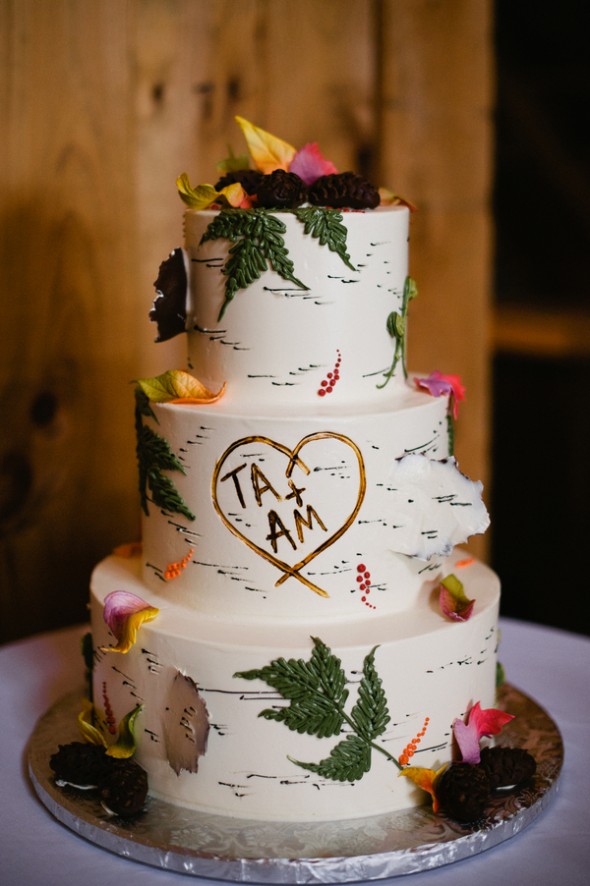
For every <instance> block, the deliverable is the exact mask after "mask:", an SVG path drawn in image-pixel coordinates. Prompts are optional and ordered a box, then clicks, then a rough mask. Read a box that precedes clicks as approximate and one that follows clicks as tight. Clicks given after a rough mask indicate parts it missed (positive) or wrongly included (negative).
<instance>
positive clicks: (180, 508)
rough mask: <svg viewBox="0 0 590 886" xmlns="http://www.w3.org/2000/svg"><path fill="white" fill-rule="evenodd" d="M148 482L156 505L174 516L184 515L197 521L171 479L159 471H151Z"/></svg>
mask: <svg viewBox="0 0 590 886" xmlns="http://www.w3.org/2000/svg"><path fill="white" fill-rule="evenodd" d="M147 482H148V487H149V490H150V492H151V494H152V501H153V503H154V504H155V505H157V506H158V507H159V508H162V509H163V510H164V511H169V512H171V513H173V514H183V515H184V516H185V517H186V518H187V519H188V520H194V519H195V515H194V514H193V513H192V511H190V510H189V508H188V507H187V506H186V504H185V502H184V499H183V498H182V496H181V495H180V494H179V492H178V490H177V489H176V487H175V485H174V483H173V482H172V480H171V479H170V477H166V475H165V474H162V473H161V472H160V471H159V470H151V471H149V472H148V476H147Z"/></svg>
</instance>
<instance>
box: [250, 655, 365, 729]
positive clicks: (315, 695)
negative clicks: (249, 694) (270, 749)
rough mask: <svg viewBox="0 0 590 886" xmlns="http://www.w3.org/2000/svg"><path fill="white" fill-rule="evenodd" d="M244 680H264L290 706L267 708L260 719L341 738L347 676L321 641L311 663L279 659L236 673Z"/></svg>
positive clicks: (346, 693)
mask: <svg viewBox="0 0 590 886" xmlns="http://www.w3.org/2000/svg"><path fill="white" fill-rule="evenodd" d="M234 676H236V677H242V678H243V679H244V680H263V681H264V682H265V683H267V684H268V685H269V686H271V687H272V688H273V689H275V690H276V691H277V692H278V693H279V694H280V695H281V696H282V697H283V698H284V699H285V700H287V701H290V702H291V704H290V705H289V706H287V707H283V708H267V709H265V710H263V711H261V713H260V716H261V717H264V718H265V719H267V720H278V721H279V722H281V723H284V724H285V725H286V726H287V727H288V728H289V729H292V730H294V731H296V732H305V733H307V734H309V735H317V736H318V737H320V738H324V737H326V736H328V735H338V734H339V732H340V730H341V728H342V725H343V723H344V713H343V707H344V705H345V704H346V700H347V698H348V689H347V688H346V675H345V673H344V671H343V670H342V667H341V664H340V660H339V659H338V658H336V656H334V655H332V653H331V652H330V650H329V649H328V647H327V646H326V645H325V644H324V643H322V641H321V640H317V639H314V648H313V651H312V654H311V658H310V660H309V661H304V660H303V659H301V658H291V659H285V658H279V659H276V660H275V661H272V662H271V663H270V664H269V665H266V666H265V667H263V668H256V669H254V670H251V671H241V672H238V673H237V674H235V675H234Z"/></svg>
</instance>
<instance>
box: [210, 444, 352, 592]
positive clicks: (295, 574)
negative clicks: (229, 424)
mask: <svg viewBox="0 0 590 886" xmlns="http://www.w3.org/2000/svg"><path fill="white" fill-rule="evenodd" d="M326 439H335V440H340V441H341V442H342V443H344V444H345V445H347V446H349V447H350V448H351V449H352V451H353V452H354V454H355V456H356V459H357V463H358V467H359V477H360V485H359V491H358V494H357V500H356V504H355V506H354V508H353V510H352V512H351V513H350V514H349V516H348V517H347V518H346V520H345V521H344V523H343V524H342V526H340V528H339V529H338V530H336V532H334V533H333V534H332V535H330V536H329V537H328V538H327V539H325V541H323V542H322V544H321V545H319V547H317V548H314V550H313V551H311V552H310V553H309V554H308V555H307V556H306V557H304V558H303V560H300V561H299V562H298V563H296V564H295V566H289V564H288V563H285V562H284V561H283V560H281V559H279V558H278V557H275V556H274V555H273V554H271V553H270V552H269V551H265V550H264V548H261V547H260V546H259V545H257V544H255V542H253V541H251V540H250V539H249V538H248V537H247V536H245V535H244V534H243V533H241V532H240V531H239V529H236V527H235V526H233V525H232V524H231V523H230V522H229V520H228V519H227V517H226V516H225V514H224V513H223V511H222V509H221V507H220V505H219V502H218V501H217V480H218V478H219V474H220V471H221V468H222V466H223V464H224V463H225V461H226V459H227V458H228V457H229V456H230V455H231V454H232V452H234V450H236V449H238V448H239V447H240V446H243V445H245V444H247V443H263V444H265V445H267V446H271V447H272V448H273V449H276V450H278V451H279V452H282V453H283V455H286V456H288V458H289V463H288V465H287V468H286V471H285V476H286V477H287V478H289V477H290V476H291V474H292V473H293V469H294V468H295V465H298V466H299V467H300V468H301V469H302V470H303V471H305V473H306V474H309V473H310V470H309V468H308V467H307V465H306V464H305V462H304V461H303V460H302V459H301V458H300V455H299V453H300V452H301V450H302V449H303V447H304V446H307V445H308V444H309V443H312V442H313V441H315V440H326ZM366 489H367V478H366V474H365V463H364V460H363V456H362V453H361V451H360V449H359V448H358V446H357V445H356V443H354V441H353V440H351V439H350V438H349V437H345V436H344V435H343V434H338V433H336V432H333V431H318V432H316V433H314V434H308V435H307V436H306V437H303V438H302V439H301V440H300V441H299V443H298V444H297V446H295V448H294V449H289V447H288V446H284V445H283V444H282V443H277V442H276V440H271V439H270V437H264V436H260V435H257V434H255V435H252V436H250V437H242V438H241V439H240V440H236V441H235V442H234V443H232V444H231V446H228V448H227V449H226V450H225V452H224V453H223V455H222V456H221V458H219V459H218V460H217V464H216V465H215V469H214V471H213V476H212V478H211V497H212V499H213V506H214V508H215V510H216V511H217V513H218V514H219V517H220V518H221V521H222V522H223V524H224V525H225V526H226V527H227V528H228V529H229V530H230V532H232V533H233V534H234V535H235V536H236V537H237V538H239V539H240V541H243V542H244V543H245V544H246V545H247V546H248V547H249V548H251V549H252V550H253V551H255V552H256V553H257V554H259V555H260V556H261V557H263V558H264V559H265V560H268V562H269V563H272V565H273V566H276V567H277V569H280V570H281V572H282V573H283V574H282V575H281V576H280V578H278V579H277V581H276V582H275V587H278V585H280V584H282V583H283V582H284V581H286V580H287V579H288V578H291V577H292V578H296V579H297V580H298V581H300V582H301V583H302V584H304V585H305V586H306V587H308V588H309V589H310V590H312V591H314V593H316V594H318V595H319V596H320V597H329V596H330V595H329V594H328V592H327V591H324V590H323V588H320V587H318V586H317V585H315V584H314V583H313V582H311V581H310V580H309V579H308V578H306V577H305V576H304V575H301V574H300V570H301V569H303V567H304V566H306V565H307V564H308V563H309V562H311V560H313V559H314V557H317V556H318V554H321V553H322V552H323V551H325V550H326V548H328V547H330V545H333V544H334V542H335V541H337V540H338V539H339V538H341V536H343V535H344V533H345V532H347V530H348V529H350V527H351V526H352V524H353V522H354V520H355V518H356V515H357V514H358V512H359V511H360V509H361V505H362V503H363V500H364V497H365V492H366Z"/></svg>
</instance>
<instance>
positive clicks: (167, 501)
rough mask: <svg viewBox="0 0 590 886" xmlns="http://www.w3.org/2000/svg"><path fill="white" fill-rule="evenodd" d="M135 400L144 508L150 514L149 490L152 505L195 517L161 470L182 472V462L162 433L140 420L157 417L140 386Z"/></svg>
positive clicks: (141, 498)
mask: <svg viewBox="0 0 590 886" xmlns="http://www.w3.org/2000/svg"><path fill="white" fill-rule="evenodd" d="M135 402H136V408H135V432H136V438H137V445H136V453H137V464H138V468H139V495H140V500H141V507H142V509H143V512H144V513H145V514H146V515H149V509H148V490H149V491H150V493H151V496H152V501H153V503H154V504H155V505H157V506H158V507H160V508H164V509H165V510H167V511H171V512H172V513H175V514H183V515H184V516H185V517H187V518H188V519H189V520H194V519H195V515H194V514H193V513H192V512H191V511H190V510H189V508H188V507H187V505H186V503H185V502H184V500H183V498H182V497H181V495H180V494H179V493H178V491H177V489H176V487H175V486H174V483H173V482H172V480H171V479H170V478H169V477H166V476H165V475H164V474H162V471H179V472H180V473H181V474H184V473H185V470H184V467H183V465H182V462H181V461H179V459H178V458H177V457H176V455H175V454H174V452H173V451H172V449H171V448H170V445H169V444H168V441H167V440H165V439H164V437H161V436H160V434H156V432H155V431H153V430H152V429H151V428H150V427H149V426H147V425H144V424H143V422H142V417H143V416H145V417H150V418H154V419H155V420H156V421H157V419H156V417H155V415H154V412H153V410H152V408H151V405H150V401H149V399H148V398H147V396H146V395H145V393H144V392H143V391H142V390H141V389H136V394H135Z"/></svg>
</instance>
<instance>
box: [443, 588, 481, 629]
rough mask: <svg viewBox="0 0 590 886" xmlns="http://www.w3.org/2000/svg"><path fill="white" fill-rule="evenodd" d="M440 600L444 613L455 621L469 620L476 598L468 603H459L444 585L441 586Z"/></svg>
mask: <svg viewBox="0 0 590 886" xmlns="http://www.w3.org/2000/svg"><path fill="white" fill-rule="evenodd" d="M439 602H440V608H441V611H442V614H443V615H444V616H446V617H447V618H451V619H452V620H453V621H468V620H469V619H470V618H471V616H472V614H473V607H474V606H475V600H468V601H467V604H466V605H462V604H460V603H458V602H457V600H456V599H455V598H454V597H453V595H452V594H451V592H450V591H449V590H447V588H445V586H444V585H441V586H440V594H439Z"/></svg>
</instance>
